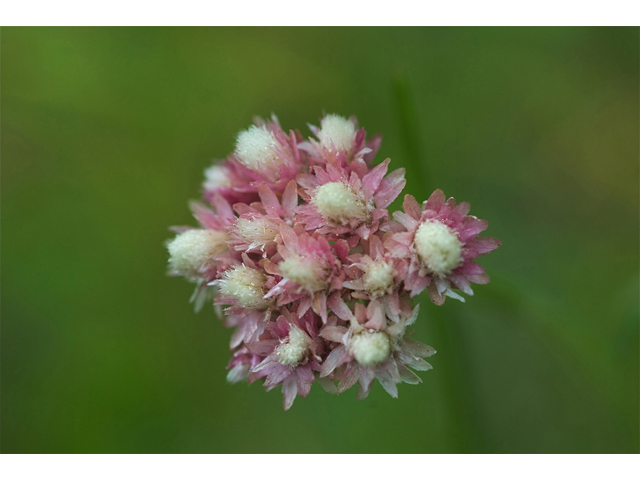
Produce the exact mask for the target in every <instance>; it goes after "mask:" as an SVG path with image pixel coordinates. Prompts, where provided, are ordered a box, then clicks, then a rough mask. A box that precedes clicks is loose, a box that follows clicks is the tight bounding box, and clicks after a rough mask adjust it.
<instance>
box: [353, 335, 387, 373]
mask: <svg viewBox="0 0 640 480" xmlns="http://www.w3.org/2000/svg"><path fill="white" fill-rule="evenodd" d="M350 347H351V348H350V351H351V354H352V355H353V356H354V357H355V359H356V361H357V362H358V363H359V364H360V365H364V366H365V367H367V366H372V365H377V364H378V363H380V362H383V361H384V360H386V359H387V357H388V356H389V352H390V351H391V342H390V341H389V336H388V335H387V334H386V333H384V332H373V333H371V332H362V333H359V334H357V335H355V336H354V337H353V339H352V340H351V345H350Z"/></svg>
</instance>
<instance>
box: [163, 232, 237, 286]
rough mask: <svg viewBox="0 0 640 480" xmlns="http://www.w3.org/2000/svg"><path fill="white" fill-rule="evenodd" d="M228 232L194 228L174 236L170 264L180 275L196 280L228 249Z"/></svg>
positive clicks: (169, 247)
mask: <svg viewBox="0 0 640 480" xmlns="http://www.w3.org/2000/svg"><path fill="white" fill-rule="evenodd" d="M227 240H229V237H228V235H227V233H226V232H224V231H219V230H203V229H195V228H194V229H192V230H187V231H186V232H183V233H181V234H179V235H178V236H177V237H176V238H174V239H173V240H172V241H171V242H170V243H169V245H167V249H168V250H169V266H170V268H171V269H172V270H173V271H174V272H176V273H177V274H179V275H184V276H185V277H187V278H189V279H191V280H195V279H197V278H198V277H201V276H202V275H204V274H205V273H206V271H207V270H208V269H210V268H211V267H213V266H214V264H215V262H216V257H217V256H219V255H221V254H223V253H224V252H226V251H227V249H228V247H227Z"/></svg>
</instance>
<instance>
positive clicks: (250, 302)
mask: <svg viewBox="0 0 640 480" xmlns="http://www.w3.org/2000/svg"><path fill="white" fill-rule="evenodd" d="M266 282H267V278H266V277H265V276H264V275H263V274H262V273H261V272H259V271H258V270H255V269H253V268H250V267H247V266H246V265H236V266H235V267H233V268H231V269H229V270H227V271H226V272H224V274H223V275H222V278H221V279H220V280H217V281H216V284H217V285H218V287H219V288H220V293H221V294H222V295H226V296H228V297H233V298H235V299H236V300H237V301H238V305H240V306H241V307H243V308H257V309H261V310H264V309H266V308H268V307H269V306H270V305H271V303H272V302H271V301H270V300H265V299H264V295H265V293H266V292H265V284H266Z"/></svg>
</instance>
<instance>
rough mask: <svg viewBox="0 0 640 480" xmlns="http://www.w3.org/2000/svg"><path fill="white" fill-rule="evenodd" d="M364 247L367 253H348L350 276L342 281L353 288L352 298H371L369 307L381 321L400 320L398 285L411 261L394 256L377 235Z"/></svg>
mask: <svg viewBox="0 0 640 480" xmlns="http://www.w3.org/2000/svg"><path fill="white" fill-rule="evenodd" d="M363 246H364V250H365V252H366V253H365V254H362V253H355V254H353V255H350V256H349V261H350V262H351V265H349V268H348V269H347V274H348V275H349V276H350V279H349V280H347V281H345V282H343V284H344V286H345V287H346V288H349V289H352V290H353V292H352V293H351V296H352V297H354V298H360V299H363V300H370V302H369V304H368V307H367V308H368V309H369V311H370V312H371V317H372V318H374V319H377V321H378V323H380V322H382V321H383V319H384V318H385V317H389V318H392V319H395V320H397V319H398V316H399V315H400V313H401V308H400V305H401V300H400V293H401V290H400V288H399V287H400V284H401V283H402V281H403V280H404V278H405V277H406V274H407V268H408V262H407V261H406V260H404V259H399V258H395V257H393V256H392V255H391V253H390V252H389V251H388V250H386V249H385V248H384V246H383V243H382V241H381V240H380V238H379V237H378V236H377V235H373V236H371V238H370V239H369V242H363Z"/></svg>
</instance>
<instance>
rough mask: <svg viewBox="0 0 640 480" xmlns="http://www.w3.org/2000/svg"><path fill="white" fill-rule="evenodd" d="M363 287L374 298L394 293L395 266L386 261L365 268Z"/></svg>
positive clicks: (367, 265) (373, 263)
mask: <svg viewBox="0 0 640 480" xmlns="http://www.w3.org/2000/svg"><path fill="white" fill-rule="evenodd" d="M362 281H363V286H364V289H365V290H366V291H367V293H368V294H369V295H370V296H371V297H372V298H377V297H380V296H382V295H385V294H387V293H391V292H392V291H393V287H394V285H395V282H394V279H393V264H391V263H387V262H385V261H384V260H382V261H379V262H371V263H369V264H366V265H365V267H364V275H363V276H362Z"/></svg>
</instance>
